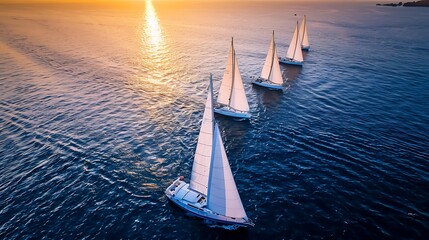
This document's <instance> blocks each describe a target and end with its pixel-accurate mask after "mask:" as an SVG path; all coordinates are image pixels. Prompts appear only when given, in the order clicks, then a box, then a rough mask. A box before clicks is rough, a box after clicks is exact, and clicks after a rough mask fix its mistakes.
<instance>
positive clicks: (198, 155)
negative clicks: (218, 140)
mask: <svg viewBox="0 0 429 240" xmlns="http://www.w3.org/2000/svg"><path fill="white" fill-rule="evenodd" d="M211 78H212V76H211V75H210V86H209V94H208V95H207V100H206V106H205V108H204V115H203V120H202V122H201V128H200V134H199V135H198V143H197V149H196V150H195V156H194V164H193V165H192V173H191V181H190V183H189V187H190V188H191V189H193V190H195V191H197V192H199V193H202V194H204V195H207V187H208V181H209V170H210V162H211V155H212V141H213V121H214V117H213V86H212V80H211Z"/></svg>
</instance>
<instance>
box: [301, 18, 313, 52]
mask: <svg viewBox="0 0 429 240" xmlns="http://www.w3.org/2000/svg"><path fill="white" fill-rule="evenodd" d="M299 33H300V34H301V47H302V48H308V47H310V42H309V41H308V32H307V17H306V16H305V15H304V19H302V23H301V27H300V28H299Z"/></svg>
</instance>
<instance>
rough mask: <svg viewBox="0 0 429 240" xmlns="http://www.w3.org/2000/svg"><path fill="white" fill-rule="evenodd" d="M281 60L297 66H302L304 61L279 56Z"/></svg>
mask: <svg viewBox="0 0 429 240" xmlns="http://www.w3.org/2000/svg"><path fill="white" fill-rule="evenodd" d="M279 62H280V63H283V64H290V65H297V66H302V63H303V62H300V61H296V60H293V59H290V58H282V57H279Z"/></svg>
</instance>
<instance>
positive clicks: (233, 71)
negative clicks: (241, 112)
mask: <svg viewBox="0 0 429 240" xmlns="http://www.w3.org/2000/svg"><path fill="white" fill-rule="evenodd" d="M231 48H232V53H231V54H232V82H231V91H230V93H229V98H228V106H231V97H232V92H233V91H234V80H235V49H234V38H231Z"/></svg>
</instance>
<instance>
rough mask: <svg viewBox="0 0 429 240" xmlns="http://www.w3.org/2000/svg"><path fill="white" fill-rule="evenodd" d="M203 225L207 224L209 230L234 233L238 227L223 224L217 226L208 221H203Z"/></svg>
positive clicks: (215, 223)
mask: <svg viewBox="0 0 429 240" xmlns="http://www.w3.org/2000/svg"><path fill="white" fill-rule="evenodd" d="M203 222H204V224H207V226H209V227H210V228H223V229H225V230H230V231H234V230H237V229H238V228H239V227H240V226H239V225H225V224H219V223H217V222H213V221H210V220H204V221H203Z"/></svg>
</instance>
